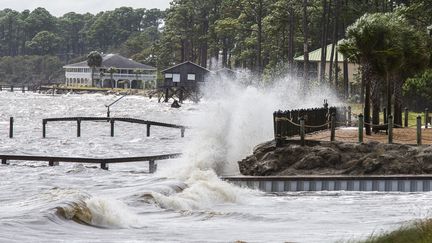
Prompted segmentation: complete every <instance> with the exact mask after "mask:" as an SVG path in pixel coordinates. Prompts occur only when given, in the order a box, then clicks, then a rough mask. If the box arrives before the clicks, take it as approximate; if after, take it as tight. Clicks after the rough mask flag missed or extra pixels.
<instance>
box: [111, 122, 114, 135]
mask: <svg viewBox="0 0 432 243" xmlns="http://www.w3.org/2000/svg"><path fill="white" fill-rule="evenodd" d="M110 123H111V137H114V119H110Z"/></svg>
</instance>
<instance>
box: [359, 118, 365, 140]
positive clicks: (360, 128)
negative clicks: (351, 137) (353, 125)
mask: <svg viewBox="0 0 432 243" xmlns="http://www.w3.org/2000/svg"><path fill="white" fill-rule="evenodd" d="M363 124H364V120H363V114H360V115H359V116H358V135H359V136H358V139H359V143H363V126H364V125H363Z"/></svg>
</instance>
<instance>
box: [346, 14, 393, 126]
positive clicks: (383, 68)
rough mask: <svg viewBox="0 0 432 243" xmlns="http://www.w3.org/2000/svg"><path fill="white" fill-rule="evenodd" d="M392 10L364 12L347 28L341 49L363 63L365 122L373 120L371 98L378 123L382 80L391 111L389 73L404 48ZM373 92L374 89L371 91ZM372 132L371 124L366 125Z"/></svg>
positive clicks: (350, 57)
mask: <svg viewBox="0 0 432 243" xmlns="http://www.w3.org/2000/svg"><path fill="white" fill-rule="evenodd" d="M395 18H397V16H396V15H395V14H393V13H387V14H383V13H375V14H365V15H363V16H362V17H360V18H359V19H358V20H357V21H356V22H355V23H354V24H353V25H351V26H350V27H348V29H347V35H346V37H347V39H346V40H344V42H343V43H342V44H341V46H340V51H341V52H342V53H343V54H344V55H345V56H346V57H347V58H348V59H350V60H352V61H354V62H356V63H358V64H360V65H361V67H362V69H361V70H362V81H363V82H365V87H366V92H365V104H364V106H365V122H366V123H370V118H369V117H370V103H369V102H370V100H369V98H371V101H372V106H373V110H372V112H373V114H372V118H373V124H378V123H379V111H380V97H381V87H382V84H383V80H385V81H386V86H387V109H388V113H389V114H391V94H392V92H391V89H390V87H391V82H390V76H389V74H390V73H391V72H392V71H393V70H394V69H395V68H396V67H397V66H398V62H399V60H400V56H401V50H400V49H399V48H398V45H397V42H396V41H395V40H394V39H395V36H396V35H397V28H396V24H397V21H396V20H395ZM370 92H372V93H370ZM366 133H367V134H370V133H371V131H370V127H368V126H366Z"/></svg>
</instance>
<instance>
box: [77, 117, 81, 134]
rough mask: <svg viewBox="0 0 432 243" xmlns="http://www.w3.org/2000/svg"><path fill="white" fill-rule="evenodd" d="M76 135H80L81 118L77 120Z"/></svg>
mask: <svg viewBox="0 0 432 243" xmlns="http://www.w3.org/2000/svg"><path fill="white" fill-rule="evenodd" d="M77 137H81V119H78V120H77Z"/></svg>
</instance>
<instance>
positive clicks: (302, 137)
mask: <svg viewBox="0 0 432 243" xmlns="http://www.w3.org/2000/svg"><path fill="white" fill-rule="evenodd" d="M300 141H301V146H304V145H305V121H304V118H303V117H301V118H300Z"/></svg>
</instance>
